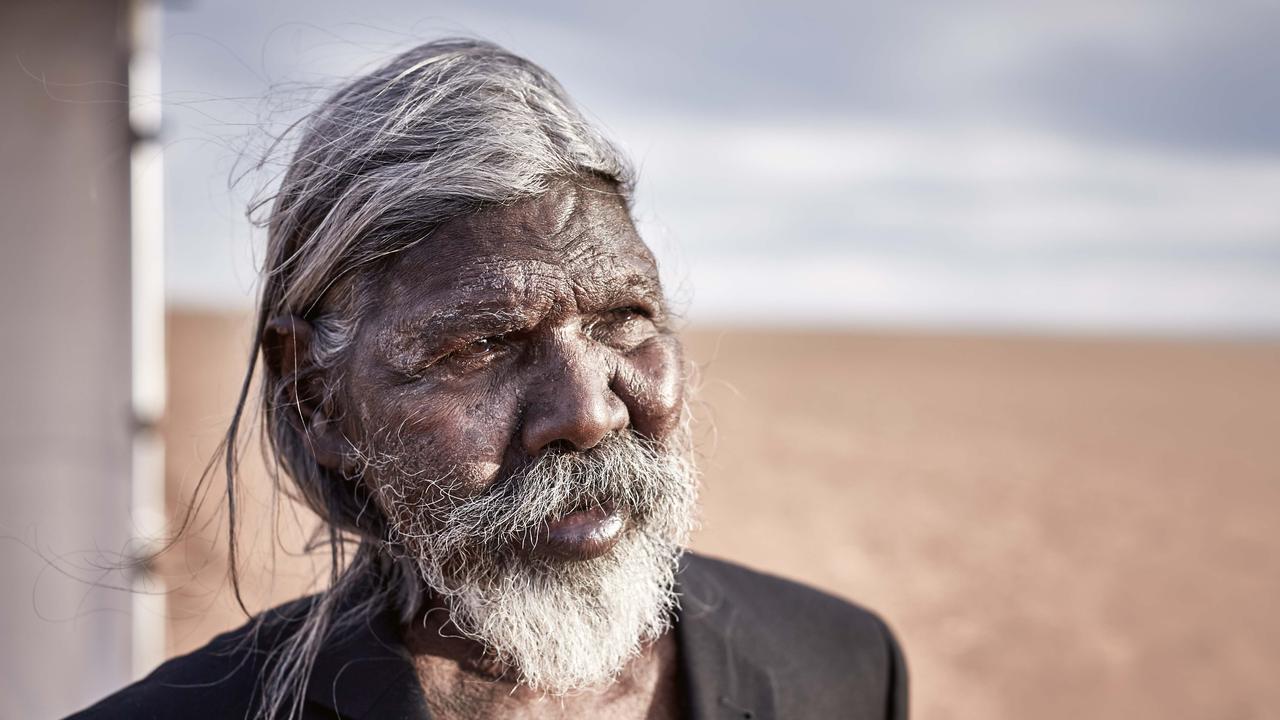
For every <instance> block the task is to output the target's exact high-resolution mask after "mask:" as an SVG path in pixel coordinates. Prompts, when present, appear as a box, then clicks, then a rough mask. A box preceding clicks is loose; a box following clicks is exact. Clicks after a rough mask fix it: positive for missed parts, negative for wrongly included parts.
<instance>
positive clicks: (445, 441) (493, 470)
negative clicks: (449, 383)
mask: <svg viewBox="0 0 1280 720" xmlns="http://www.w3.org/2000/svg"><path fill="white" fill-rule="evenodd" d="M423 401H424V403H429V404H430V406H431V412H429V413H427V412H420V413H419V414H418V417H419V419H418V420H417V421H415V422H413V423H412V424H410V425H408V426H407V427H406V430H405V431H406V433H413V434H415V435H416V436H417V441H418V442H417V444H419V445H420V446H421V447H422V448H423V453H424V454H425V455H427V456H429V458H430V461H431V464H433V465H435V466H437V467H439V468H441V469H442V470H443V471H444V472H446V473H448V475H449V480H448V482H447V484H448V485H450V486H451V487H452V488H454V489H456V490H459V491H463V492H479V491H481V490H483V489H484V488H486V487H487V486H488V485H489V483H491V482H492V480H493V478H494V476H495V475H496V474H497V473H498V471H499V468H500V467H501V466H502V463H503V459H504V457H505V455H506V453H507V451H508V447H509V445H510V443H511V438H512V437H513V435H514V432H515V429H516V427H517V426H518V423H519V412H518V397H517V394H516V393H515V392H514V391H513V390H511V389H510V388H502V387H496V388H484V389H482V390H481V391H476V392H470V393H465V394H462V393H459V394H456V395H453V396H452V397H449V398H440V397H435V398H424V399H423Z"/></svg>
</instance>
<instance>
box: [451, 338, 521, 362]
mask: <svg viewBox="0 0 1280 720" xmlns="http://www.w3.org/2000/svg"><path fill="white" fill-rule="evenodd" d="M506 348H507V344H506V343H505V342H504V341H503V339H502V338H501V337H499V336H496V335H495V336H491V337H483V338H480V339H479V340H472V341H471V342H469V343H467V344H466V345H463V346H462V347H460V348H458V349H457V350H454V351H453V352H452V353H450V354H449V356H448V359H449V360H453V361H456V362H462V363H467V362H484V361H486V360H489V359H491V358H493V357H496V356H497V355H500V354H501V353H502V352H503V351H504V350H506Z"/></svg>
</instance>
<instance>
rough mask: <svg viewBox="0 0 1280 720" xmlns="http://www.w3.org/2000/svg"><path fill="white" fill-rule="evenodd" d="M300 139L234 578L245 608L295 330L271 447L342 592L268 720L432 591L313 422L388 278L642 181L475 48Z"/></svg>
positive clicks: (231, 458) (312, 607)
mask: <svg viewBox="0 0 1280 720" xmlns="http://www.w3.org/2000/svg"><path fill="white" fill-rule="evenodd" d="M296 127H297V128H298V129H300V130H301V139H300V140H298V142H297V146H296V150H294V153H293V155H292V159H291V160H290V162H289V165H288V169H287V171H286V173H285V175H284V177H283V179H282V181H281V183H280V185H279V188H278V191H277V192H276V193H275V194H274V195H272V196H270V197H266V198H264V199H263V200H261V201H260V202H258V203H256V204H255V205H254V206H252V207H251V212H252V213H256V214H258V215H259V217H260V218H261V221H262V222H263V224H265V225H266V227H267V252H266V256H265V266H264V268H263V284H262V289H261V300H260V303H259V306H258V314H257V322H256V326H255V337H254V346H253V353H252V356H251V358H250V362H249V367H248V370H247V372H246V373H245V377H244V382H243V385H242V386H241V390H240V396H239V400H238V403H237V406H236V410H235V413H234V416H233V418H232V421H231V424H230V427H229V428H228V430H227V434H226V438H225V447H224V448H223V452H224V455H223V459H224V461H225V469H226V482H227V503H228V515H229V524H230V531H229V545H230V553H229V557H230V564H231V571H230V573H231V579H232V584H233V588H234V590H235V595H236V598H237V600H238V601H240V602H241V607H242V608H243V606H244V605H243V601H242V600H240V597H241V596H240V587H239V580H238V576H237V571H236V563H237V549H236V545H237V536H236V503H235V495H236V493H235V483H236V479H237V472H238V471H237V466H238V448H239V447H240V445H241V443H240V442H239V440H240V435H241V430H242V424H243V422H242V421H243V419H244V414H245V411H246V409H247V407H248V397H249V394H250V386H251V384H252V381H253V377H254V372H255V368H256V367H257V363H258V354H259V353H260V352H261V350H262V336H263V332H264V331H265V330H266V328H267V325H268V323H269V321H270V320H271V319H272V318H274V317H277V316H282V315H283V316H288V315H294V316H297V317H301V318H303V319H305V320H307V321H308V322H310V323H311V325H312V327H313V340H312V343H311V347H310V354H311V356H310V357H309V358H307V359H305V360H300V361H299V362H298V363H297V366H298V367H299V368H301V371H300V372H293V373H284V374H282V373H280V372H277V370H276V369H275V368H272V367H270V365H269V364H267V363H264V370H263V378H262V382H261V402H262V406H261V410H262V414H261V418H262V423H263V431H264V432H263V435H264V437H265V441H266V443H267V445H268V447H269V452H270V453H271V454H272V455H273V456H274V459H275V461H276V463H277V466H276V467H277V468H278V470H279V471H282V472H277V473H276V474H275V475H276V482H277V487H278V488H280V489H282V490H283V491H284V492H287V493H289V494H291V495H293V496H295V497H297V498H299V499H300V500H301V501H302V502H304V503H305V504H306V505H307V506H308V507H309V508H310V509H311V510H313V511H314V512H315V513H316V514H317V515H318V516H319V517H320V519H321V521H322V523H323V526H322V528H323V531H324V532H325V533H326V534H327V538H326V542H327V544H328V546H329V548H330V550H331V552H332V565H331V572H330V577H329V587H328V589H327V590H326V591H324V592H321V593H320V594H319V595H318V596H317V597H316V598H315V599H314V601H312V602H311V603H309V604H307V605H304V607H305V611H304V615H303V617H302V618H301V622H300V623H299V624H298V625H297V630H296V631H294V632H291V633H290V634H289V635H288V636H287V639H286V640H285V641H284V642H283V643H281V644H279V645H278V646H277V647H276V649H275V650H274V651H273V653H272V655H271V657H270V658H269V664H268V667H267V674H266V676H265V677H264V679H263V681H262V683H263V685H262V697H261V702H260V703H259V704H258V705H257V711H256V713H257V717H259V718H277V717H290V718H292V717H297V716H298V715H300V713H301V709H302V704H303V699H304V695H305V690H306V685H307V682H308V679H309V676H310V674H311V670H312V667H313V665H314V663H315V660H316V657H317V654H318V652H319V649H320V647H321V644H322V643H323V641H324V640H325V638H326V637H328V636H329V635H330V634H331V633H333V632H335V631H337V630H338V629H340V628H342V627H344V626H346V625H347V624H349V623H355V622H361V621H363V620H364V619H365V618H367V617H368V615H369V614H370V613H375V612H380V611H383V610H384V609H385V608H386V607H387V606H388V604H393V605H394V606H395V607H397V609H398V610H399V612H401V613H402V617H404V618H405V619H407V618H408V617H409V616H411V615H412V614H413V613H414V612H416V610H417V607H418V606H417V603H418V602H419V601H420V598H421V596H422V593H423V590H424V586H423V584H422V580H421V578H420V576H419V575H418V573H417V572H416V570H415V569H414V568H413V566H412V565H411V564H407V563H404V562H400V561H396V560H393V559H392V553H388V552H386V542H387V540H388V527H387V522H386V520H385V518H383V517H381V515H380V513H379V512H378V511H377V509H376V507H375V506H374V504H372V503H370V499H369V497H368V493H367V491H366V490H364V489H363V488H362V484H361V483H360V482H359V478H351V477H343V476H342V475H341V474H340V473H335V472H333V471H331V470H328V469H326V468H324V467H322V466H321V465H320V464H319V463H318V462H317V461H316V458H315V457H314V455H313V453H312V452H311V450H310V449H309V442H308V437H307V428H308V422H307V420H305V419H302V418H301V417H300V416H301V415H304V414H305V413H303V410H302V403H301V402H300V400H301V399H304V398H305V399H307V400H309V401H311V402H316V403H318V404H319V405H320V406H322V407H325V408H327V410H328V411H329V412H334V413H336V412H337V410H338V409H337V408H336V404H335V401H336V398H337V397H338V394H339V391H340V388H341V382H342V376H341V372H340V370H339V368H340V366H341V364H342V362H343V360H344V358H345V355H346V352H347V350H348V348H349V345H350V342H351V338H352V337H353V336H354V330H355V328H356V326H357V324H358V323H359V322H360V319H361V316H360V313H361V309H362V307H363V306H364V304H365V303H364V298H366V297H367V292H368V288H369V286H370V284H371V282H372V281H373V280H374V279H375V278H376V276H377V274H378V272H377V271H378V269H379V268H380V267H381V266H382V263H383V262H385V261H386V259H387V258H389V257H390V256H393V255H395V254H396V253H398V252H400V251H402V250H404V249H406V248H408V247H410V246H412V245H414V244H415V243H418V242H422V241H424V240H426V239H427V238H429V237H430V235H431V233H432V231H433V230H434V229H435V228H437V227H439V226H440V225H441V224H443V223H444V222H446V221H448V220H450V219H452V218H455V217H457V216H459V215H462V214H465V213H470V212H474V211H477V210H480V209H483V208H485V207H489V206H493V205H495V204H500V203H508V202H511V201H513V200H516V199H519V198H524V197H530V196H536V195H539V194H541V193H543V192H546V191H547V190H549V189H550V188H551V187H552V186H553V185H554V184H555V182H556V181H557V180H563V179H565V178H570V179H572V178H603V179H606V180H608V181H611V182H612V183H613V184H615V185H616V187H617V189H618V192H619V194H620V195H621V196H623V197H624V198H629V196H630V190H631V182H632V175H631V171H630V169H629V167H628V165H627V163H626V161H625V159H624V158H623V156H622V155H621V153H619V152H618V151H617V150H616V149H615V148H614V147H613V146H612V145H610V143H609V142H607V141H606V140H605V139H604V137H603V136H602V135H601V134H600V133H599V132H597V131H596V129H595V128H593V127H592V126H591V124H590V123H588V122H587V121H586V119H585V118H584V117H583V116H582V114H581V112H580V111H579V110H578V109H577V108H576V107H575V106H574V104H573V102H572V101H571V100H570V99H569V97H568V96H567V94H566V93H565V91H564V89H563V88H561V87H560V85H559V83H557V82H556V80H555V79H554V78H553V77H551V75H550V74H549V73H547V72H546V71H545V70H543V69H542V68H540V67H538V66H537V65H535V64H533V63H531V62H529V61H528V60H525V59H523V58H521V57H518V56H516V55H513V54H511V53H510V52H507V51H506V50H504V49H502V48H501V47H498V46H497V45H494V44H491V43H488V42H482V41H477V40H467V39H453V40H441V41H437V42H431V43H427V44H425V45H421V46H419V47H416V48H414V49H412V50H409V51H408V52H405V53H404V54H402V55H400V56H398V57H396V58H395V59H393V60H391V61H390V62H389V63H387V64H386V65H384V66H382V67H380V68H378V69H377V70H374V71H373V72H371V73H369V74H367V75H364V76H362V77H360V78H358V79H356V80H355V81H353V82H351V83H350V84H348V85H347V86H345V87H343V88H342V89H340V90H338V91H337V92H336V93H335V94H333V95H332V96H331V97H330V98H329V99H328V100H326V101H325V102H324V103H322V104H321V105H320V106H319V107H318V108H317V109H316V110H315V111H314V112H312V113H311V114H310V115H308V116H307V117H306V118H304V120H303V121H302V122H301V123H299V124H298V125H297V126H296ZM314 388H319V390H318V391H316V390H312V389H314ZM304 389H308V390H304ZM304 392H307V393H309V394H310V397H305V396H304V395H303V394H302V393H304ZM268 465H271V463H268ZM281 476H284V477H287V478H288V479H289V481H291V483H288V482H284V481H282V479H281ZM290 484H291V486H292V487H289V485H290ZM352 547H354V548H355V552H354V553H352V556H351V558H350V561H349V562H348V558H347V556H346V555H347V552H348V549H349V548H352ZM371 579H372V581H371ZM369 588H375V591H372V592H371V591H370V590H369Z"/></svg>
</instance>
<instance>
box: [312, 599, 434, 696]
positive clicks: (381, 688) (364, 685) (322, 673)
mask: <svg viewBox="0 0 1280 720" xmlns="http://www.w3.org/2000/svg"><path fill="white" fill-rule="evenodd" d="M307 700H308V701H309V702H313V703H316V704H319V705H322V706H324V707H327V708H330V709H332V710H334V711H336V712H337V715H338V717H340V718H342V719H343V720H355V719H356V718H366V717H368V718H402V719H403V720H428V718H429V714H428V712H427V703H426V698H425V697H423V694H422V686H421V685H420V684H419V683H418V678H417V673H416V672H415V670H414V667H413V659H412V658H411V657H410V656H409V652H408V651H407V650H406V649H405V647H404V643H403V641H402V640H401V638H400V628H399V626H398V624H397V622H396V617H395V613H394V612H391V611H390V610H387V611H384V612H382V613H379V614H378V615H377V616H375V617H372V618H369V619H367V620H364V621H362V622H361V623H360V624H358V625H356V626H354V627H352V628H349V629H347V630H346V631H345V632H340V633H339V635H338V637H336V638H332V639H330V640H329V641H328V642H327V643H325V646H324V648H323V649H322V650H321V652H320V656H319V657H318V658H316V664H315V668H314V669H313V670H312V673H311V681H310V682H309V683H308V684H307Z"/></svg>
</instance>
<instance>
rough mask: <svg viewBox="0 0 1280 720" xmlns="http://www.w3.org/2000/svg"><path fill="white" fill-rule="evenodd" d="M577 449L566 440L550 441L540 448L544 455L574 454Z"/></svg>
mask: <svg viewBox="0 0 1280 720" xmlns="http://www.w3.org/2000/svg"><path fill="white" fill-rule="evenodd" d="M577 449H578V448H576V447H574V445H573V443H571V442H569V441H568V440H552V441H551V442H549V443H547V444H546V445H545V446H543V448H542V452H543V453H544V454H558V453H571V452H576V451H577Z"/></svg>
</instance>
